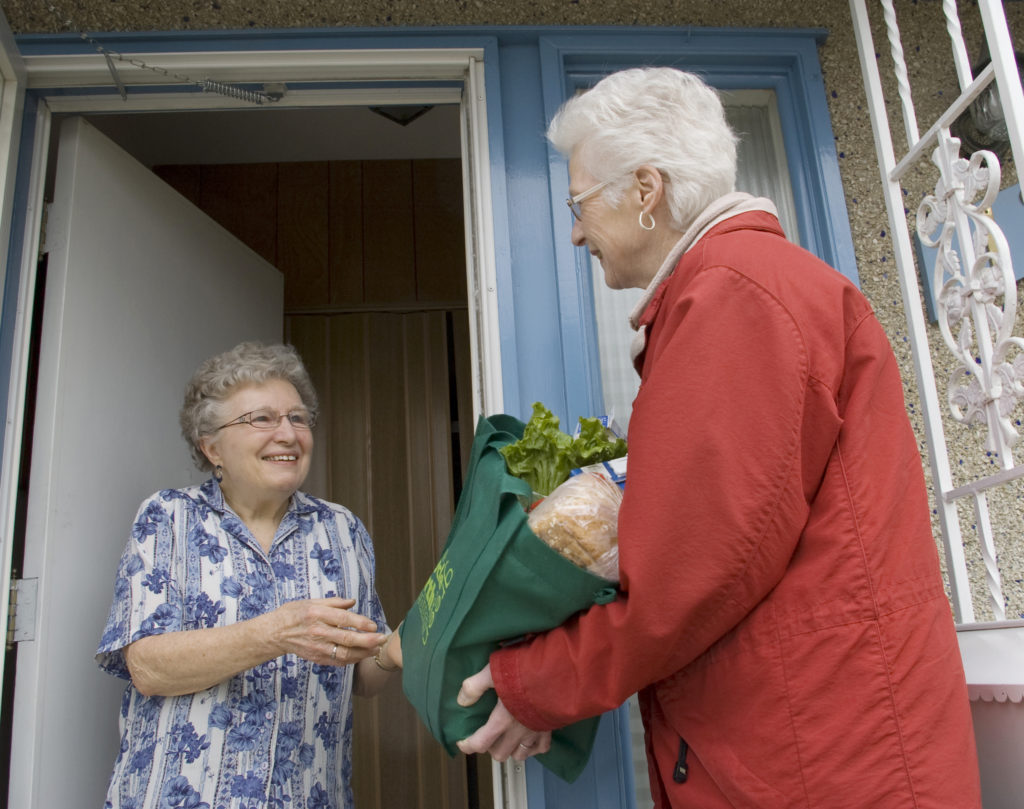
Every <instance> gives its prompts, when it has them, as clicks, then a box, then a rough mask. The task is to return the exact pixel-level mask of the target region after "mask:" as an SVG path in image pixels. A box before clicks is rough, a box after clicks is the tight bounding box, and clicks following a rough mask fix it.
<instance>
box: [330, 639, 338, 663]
mask: <svg viewBox="0 0 1024 809" xmlns="http://www.w3.org/2000/svg"><path fill="white" fill-rule="evenodd" d="M337 656H338V644H337V643H335V644H334V648H333V649H331V660H335V659H337Z"/></svg>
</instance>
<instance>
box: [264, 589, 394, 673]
mask: <svg viewBox="0 0 1024 809" xmlns="http://www.w3.org/2000/svg"><path fill="white" fill-rule="evenodd" d="M355 603H356V602H355V599H352V598H318V599H310V600H306V601H289V602H288V603H286V604H282V605H281V606H280V607H278V608H277V609H276V610H274V611H273V612H271V613H269V615H268V616H267V618H268V620H269V621H270V622H271V625H270V629H269V632H270V636H271V638H273V641H274V643H275V644H276V645H277V647H278V649H279V652H278V654H279V655H282V654H293V655H296V656H297V657H301V658H303V659H304V660H309V661H310V662H312V663H319V664H320V665H322V666H347V665H350V664H352V663H358V662H359V661H360V660H363V659H364V658H366V657H372V656H373V655H375V654H376V653H377V649H378V648H379V647H380V645H381V644H382V643H383V642H384V641H385V639H386V638H387V635H384V634H382V633H380V632H378V631H377V625H376V624H375V623H374V622H373V621H371V620H370V619H369V618H367V617H365V616H363V615H360V614H359V613H356V612H349V608H350V607H352V606H354V605H355Z"/></svg>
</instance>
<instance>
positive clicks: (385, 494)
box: [157, 160, 493, 809]
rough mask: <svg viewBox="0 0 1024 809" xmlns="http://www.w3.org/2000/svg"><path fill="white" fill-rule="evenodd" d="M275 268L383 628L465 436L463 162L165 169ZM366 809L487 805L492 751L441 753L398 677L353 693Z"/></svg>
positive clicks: (411, 586)
mask: <svg viewBox="0 0 1024 809" xmlns="http://www.w3.org/2000/svg"><path fill="white" fill-rule="evenodd" d="M157 173H158V174H160V176H162V177H164V179H166V180H167V181H168V182H170V183H171V184H172V185H174V186H175V187H176V188H178V189H179V190H180V191H181V192H182V193H183V194H185V195H186V196H188V197H189V198H191V199H193V200H194V201H195V202H196V204H197V205H199V206H200V207H201V208H202V209H204V210H206V211H207V212H208V213H210V215H211V216H213V217H214V218H215V219H217V220H218V221H219V222H221V223H222V224H223V225H224V226H225V227H226V228H228V229H229V230H231V231H232V232H233V233H235V234H236V235H237V236H238V237H239V238H240V239H242V240H243V241H247V243H249V244H250V246H251V247H252V248H253V249H254V250H256V251H257V252H258V253H260V254H261V255H262V256H264V257H265V258H267V260H268V261H271V262H272V263H274V264H275V265H276V266H277V267H278V269H280V270H281V271H282V272H283V273H284V276H285V291H284V295H285V339H286V340H287V341H289V342H291V343H292V344H293V345H295V347H296V348H297V349H298V350H299V352H300V353H301V354H302V357H303V359H304V360H305V362H306V364H307V366H308V368H309V370H310V374H311V376H312V377H313V381H314V384H315V385H316V389H317V393H318V395H319V396H320V399H321V419H320V422H319V423H318V425H317V428H316V431H315V433H314V440H315V451H314V459H313V465H312V469H311V472H310V477H309V480H308V481H307V484H306V486H305V487H304V488H305V489H306V490H307V491H309V492H310V493H311V494H314V495H317V496H321V497H325V498H327V499H329V500H332V501H334V502H338V503H342V504H344V505H345V506H347V507H348V508H350V509H351V510H352V511H353V512H354V513H355V514H356V515H358V516H359V517H360V518H361V519H362V520H363V521H364V522H365V523H366V526H367V528H368V530H369V531H370V535H371V536H372V537H373V541H374V547H375V550H376V559H377V589H378V592H379V593H380V596H381V599H382V601H383V604H384V608H385V610H386V612H387V615H388V618H389V620H390V622H391V624H392V626H396V625H397V624H398V621H399V620H401V618H402V617H403V616H404V615H405V613H406V612H407V611H408V609H409V608H410V607H411V605H412V602H413V601H414V600H415V598H416V596H417V595H418V593H419V588H420V586H421V585H422V583H423V582H424V581H426V579H427V577H428V575H429V573H430V571H431V570H433V567H434V564H435V562H436V560H437V558H438V557H439V556H440V550H441V546H442V545H443V543H444V541H445V539H446V537H447V533H448V527H449V525H450V523H451V518H452V516H453V514H454V508H455V501H456V499H457V497H458V493H459V489H460V485H461V479H462V470H463V468H464V464H465V462H466V459H467V458H468V451H469V444H470V443H471V439H472V434H473V427H474V425H473V423H472V398H471V390H470V384H469V380H470V357H469V323H468V314H467V304H466V265H465V242H464V240H465V236H464V229H463V220H462V174H461V164H460V162H459V161H458V160H418V161H408V160H385V161H338V162H330V163H282V164H271V165H252V166H237V165H236V166H167V167H162V168H158V169H157ZM355 713H356V716H355V730H354V742H353V744H354V749H353V764H354V783H353V788H354V791H355V799H356V805H357V806H359V807H360V809H395V808H396V807H401V809H490V808H491V807H493V787H492V784H491V767H490V760H489V759H487V758H486V757H484V758H482V759H479V760H477V759H476V758H475V757H474V758H473V759H467V758H466V757H465V756H462V755H459V756H457V757H456V758H450V757H449V756H448V755H447V753H445V752H444V750H443V748H442V747H441V746H440V744H438V742H436V741H435V740H434V739H433V738H432V737H431V736H430V735H429V733H427V731H426V729H425V728H424V726H423V725H422V723H421V722H420V721H419V719H418V718H417V716H416V714H415V711H414V710H413V709H412V707H411V706H410V705H409V703H408V701H407V700H406V699H405V697H404V696H403V694H402V690H401V684H400V682H399V681H398V678H395V679H394V681H393V682H392V683H391V685H390V686H389V688H388V689H387V690H386V691H385V692H384V693H383V694H381V695H379V696H377V697H374V698H373V699H369V700H362V699H359V700H356V701H355Z"/></svg>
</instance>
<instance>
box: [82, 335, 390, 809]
mask: <svg viewBox="0 0 1024 809" xmlns="http://www.w3.org/2000/svg"><path fill="white" fill-rule="evenodd" d="M316 411H317V401H316V394H315V392H314V390H313V386H312V384H311V383H310V380H309V376H308V374H307V373H306V370H305V368H304V367H303V365H302V362H301V360H300V359H299V357H298V355H297V354H296V352H295V351H294V349H292V348H290V347H288V346H262V345H260V344H256V343H243V344H241V345H239V346H236V347H235V348H234V349H232V350H230V351H227V352H225V353H223V354H220V355H218V356H215V357H213V358H211V359H209V360H207V361H206V362H204V363H203V364H202V365H201V366H200V367H199V369H198V370H197V371H196V373H195V375H194V376H193V378H192V380H191V382H190V383H189V385H188V387H187V389H186V392H185V403H184V406H183V407H182V411H181V426H182V432H183V434H184V436H185V438H186V440H187V441H188V442H189V444H190V446H191V449H192V455H193V458H194V459H195V461H196V463H197V465H198V466H199V468H200V469H202V470H204V471H212V473H213V474H212V476H211V477H210V479H209V480H207V481H206V482H205V483H204V484H202V485H201V486H193V487H190V488H184V489H166V490H164V491H161V492H158V493H156V494H154V495H153V496H152V497H150V498H149V499H148V500H146V501H145V502H144V503H143V504H142V506H141V508H140V509H139V512H138V517H137V518H136V521H135V525H134V527H133V529H132V534H131V538H130V539H129V541H128V545H127V548H126V549H125V552H124V555H123V556H122V558H121V563H120V566H119V569H118V572H117V578H116V582H115V585H114V600H113V604H112V606H111V609H110V617H109V620H108V622H107V627H106V631H105V633H104V635H103V639H102V641H101V644H100V647H99V650H98V653H97V661H98V662H99V664H100V666H101V667H102V668H104V669H105V670H107V671H108V672H110V673H112V674H115V675H117V676H119V677H123V678H125V679H127V680H128V686H127V688H126V690H125V695H124V699H123V701H122V708H121V717H120V720H121V721H120V726H121V746H120V753H119V755H118V757H117V761H116V762H115V764H114V772H113V776H112V778H111V781H110V788H109V790H108V793H107V800H106V804H105V806H106V807H111V808H112V809H113V808H114V807H122V808H124V809H127V807H131V809H147V808H149V807H152V808H153V809H156V807H161V808H162V807H188V809H213V808H214V807H216V808H217V809H221V808H222V807H223V808H224V809H228V808H229V807H230V808H231V809H243V807H254V806H261V807H262V806H275V807H285V806H287V807H310V808H311V809H312V808H313V807H316V809H343V807H350V806H351V805H352V791H351V786H350V775H351V753H350V746H351V745H350V742H351V733H352V706H351V695H352V693H353V692H355V693H356V694H361V695H368V694H373V693H375V692H376V691H377V690H378V689H379V688H380V687H381V686H382V685H383V684H384V682H385V681H386V680H387V678H388V677H389V676H390V672H392V671H395V670H397V669H398V668H399V667H400V664H401V658H400V656H401V650H400V644H398V643H389V642H388V641H389V639H390V637H391V635H390V634H388V631H387V624H386V621H385V617H384V611H383V609H382V608H381V604H380V600H379V598H378V597H377V593H376V591H375V589H374V555H373V546H372V544H371V542H370V537H369V536H368V535H367V532H366V529H365V528H364V527H363V525H362V523H361V522H360V521H359V520H358V519H357V518H356V517H355V516H353V515H352V514H351V513H350V512H349V511H348V510H347V509H345V508H343V507H342V506H338V505H334V504H332V503H327V502H324V501H322V500H318V499H316V498H314V497H310V496H309V495H306V494H303V493H302V492H301V491H299V487H300V486H301V485H302V483H303V481H304V480H305V478H306V474H307V473H308V471H309V463H310V453H311V452H312V449H313V436H312V432H311V428H312V426H313V423H314V421H315V419H316Z"/></svg>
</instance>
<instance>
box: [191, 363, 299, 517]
mask: <svg viewBox="0 0 1024 809" xmlns="http://www.w3.org/2000/svg"><path fill="white" fill-rule="evenodd" d="M305 409H306V408H305V405H304V404H303V403H302V399H301V397H300V396H299V393H298V391H296V390H295V387H294V386H293V385H292V384H291V383H290V382H286V381H284V380H282V379H271V380H268V381H267V382H263V383H259V384H249V385H242V386H240V387H238V388H236V389H235V390H234V391H233V392H232V393H231V395H230V396H228V398H227V399H225V400H224V402H223V403H222V404H221V406H220V413H221V415H222V416H223V423H224V424H225V425H226V426H224V427H222V428H220V429H219V430H217V432H215V433H214V434H213V435H211V436H207V437H205V438H204V439H203V443H202V446H203V451H204V452H205V453H206V456H207V458H209V459H210V462H211V463H212V464H213V465H214V466H221V467H222V468H223V480H222V481H221V486H222V488H223V489H224V491H225V493H226V494H230V493H236V494H237V495H239V496H242V497H245V498H247V499H250V498H257V499H268V500H269V499H274V500H283V499H287V498H288V497H290V496H291V495H292V494H294V493H295V491H296V490H297V489H298V488H299V487H300V486H301V485H302V483H303V482H304V481H305V479H306V475H307V474H308V473H309V464H310V455H311V453H312V451H313V433H312V432H311V431H310V430H308V429H304V428H301V427H295V426H294V425H293V424H292V423H291V421H289V420H288V419H287V418H282V419H281V420H280V422H279V423H278V425H277V426H276V427H274V428H273V429H270V430H259V429H257V428H255V427H253V426H251V425H249V424H247V423H244V422H242V423H238V424H232V423H230V422H232V421H233V420H234V419H237V418H239V417H240V416H242V415H244V414H246V413H251V412H252V411H254V410H270V411H273V412H274V413H278V414H288V413H292V412H294V411H305Z"/></svg>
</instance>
